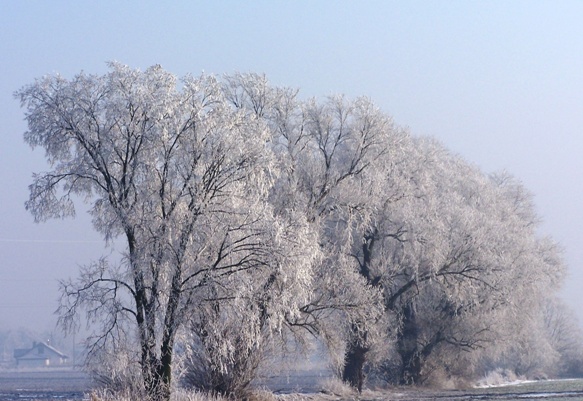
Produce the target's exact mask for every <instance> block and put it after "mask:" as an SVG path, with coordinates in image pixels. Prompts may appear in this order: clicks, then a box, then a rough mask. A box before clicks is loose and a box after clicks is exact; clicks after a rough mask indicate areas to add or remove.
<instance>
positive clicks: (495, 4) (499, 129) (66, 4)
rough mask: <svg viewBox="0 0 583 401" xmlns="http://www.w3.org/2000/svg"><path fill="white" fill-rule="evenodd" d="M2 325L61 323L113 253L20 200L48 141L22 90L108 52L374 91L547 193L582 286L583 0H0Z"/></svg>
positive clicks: (428, 130)
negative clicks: (31, 131) (61, 287)
mask: <svg viewBox="0 0 583 401" xmlns="http://www.w3.org/2000/svg"><path fill="white" fill-rule="evenodd" d="M0 9H1V10H2V11H1V12H0V122H1V123H0V206H1V208H2V209H1V210H2V212H1V213H0V329H2V328H4V327H14V326H30V327H32V328H36V329H46V328H50V327H52V325H53V324H54V321H55V318H54V316H52V311H53V310H54V309H55V307H56V299H57V298H58V291H57V284H56V280H57V279H59V278H66V277H68V276H74V275H75V272H76V269H77V267H78V265H80V264H84V263H86V262H88V261H89V260H91V259H93V258H96V257H98V256H99V255H100V254H101V253H102V247H101V245H100V238H99V236H98V235H96V234H95V233H93V232H92V230H91V227H90V223H89V220H88V218H86V217H85V216H82V215H80V216H78V218H77V219H76V220H75V221H70V220H67V221H56V222H50V223H45V224H42V225H35V224H33V222H32V218H31V217H30V216H29V215H28V214H27V212H26V211H25V210H24V207H23V203H24V201H25V200H26V199H27V185H28V184H29V183H30V181H31V178H30V177H31V173H32V172H33V171H38V170H41V169H43V168H44V162H43V154H42V151H40V150H37V151H36V152H32V151H31V150H30V149H29V148H28V147H27V146H26V145H25V144H24V142H23V141H22V134H23V132H24V131H25V129H26V126H25V124H24V122H23V112H22V110H21V109H20V108H19V105H18V103H17V102H16V101H15V100H14V99H13V98H12V93H13V91H15V90H16V89H19V88H20V87H21V86H23V85H25V84H27V83H30V82H32V81H33V79H34V78H35V77H39V76H41V75H43V74H46V73H53V72H59V73H61V74H62V75H64V76H66V77H71V76H72V75H73V74H75V73H78V72H79V71H81V70H84V71H86V72H89V73H103V72H105V70H106V66H105V62H106V61H108V60H117V61H120V62H123V63H126V64H128V65H130V66H132V67H139V68H142V69H144V68H147V67H148V66H150V65H153V64H161V65H162V66H163V67H164V68H166V69H167V70H169V71H171V72H173V73H175V74H177V75H184V74H186V73H193V74H199V73H200V72H202V71H205V72H207V73H214V74H222V73H229V72H234V71H253V72H259V73H265V74H266V75H267V76H268V78H269V79H270V80H271V81H272V82H273V83H274V84H277V85H287V86H293V87H298V88H300V90H301V93H302V94H303V95H304V96H325V95H328V94H332V93H345V94H347V95H349V96H351V97H354V96H359V95H366V96H369V97H370V98H372V99H373V101H374V102H375V103H376V104H377V105H379V106H380V107H381V108H382V109H383V110H384V111H386V112H387V113H389V114H391V115H392V116H393V117H394V118H395V120H396V122H397V123H398V124H400V125H403V126H407V127H409V128H410V130H411V132H412V133H414V134H418V135H432V136H435V137H437V138H439V139H440V140H441V141H442V142H444V143H445V144H446V145H447V146H448V147H449V148H450V149H452V150H454V151H455V152H458V153H460V154H461V155H463V156H464V157H465V158H466V159H468V160H470V161H472V162H474V163H476V164H478V165H479V166H481V167H482V168H483V169H484V171H486V172H491V171H495V170H501V169H506V170H508V171H509V172H511V173H512V174H514V175H515V176H517V177H518V178H519V179H521V180H522V181H523V182H524V183H525V184H526V186H527V187H528V188H529V189H530V190H531V191H533V192H534V193H535V196H536V204H537V208H538V211H539V213H540V215H541V216H542V217H543V219H544V224H543V227H542V231H543V233H544V234H549V235H552V236H553V237H554V238H555V239H557V240H558V241H560V242H561V243H562V244H563V246H564V248H565V250H566V253H565V256H566V261H567V263H568V264H569V269H570V278H569V279H568V283H567V285H566V287H565V290H564V295H565V298H566V299H567V300H568V301H569V303H570V304H571V305H572V306H573V307H574V308H575V309H576V310H577V311H578V312H579V313H580V319H581V320H583V308H580V307H579V299H580V293H581V292H583V246H581V245H582V240H583V230H582V227H583V208H582V205H583V158H582V157H581V151H582V150H583V135H581V130H582V129H583V112H582V106H583V24H582V23H581V21H583V2H578V1H572V2H569V1H483V2H478V1H445V0H444V1H382V0H379V1H332V0H330V1H317V0H312V1H285V2H284V1H246V2H243V1H208V2H203V1H174V2H172V3H169V4H163V3H162V2H159V1H124V2H118V1H99V2H97V1H92V2H90V1H54V0H53V1H17V0H12V1H9V0H0Z"/></svg>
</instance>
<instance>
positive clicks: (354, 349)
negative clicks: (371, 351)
mask: <svg viewBox="0 0 583 401" xmlns="http://www.w3.org/2000/svg"><path fill="white" fill-rule="evenodd" d="M367 352H368V348H366V347H363V346H362V345H360V344H358V343H357V342H356V341H352V342H351V343H350V344H349V345H348V349H347V351H346V355H345V356H344V370H343V372H342V380H343V381H344V382H346V383H348V384H350V386H352V387H354V388H356V389H357V390H358V392H361V391H362V385H363V383H364V371H363V369H364V364H365V363H366V354H367Z"/></svg>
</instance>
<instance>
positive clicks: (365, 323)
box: [15, 63, 582, 400]
mask: <svg viewBox="0 0 583 401" xmlns="http://www.w3.org/2000/svg"><path fill="white" fill-rule="evenodd" d="M109 67H110V71H109V72H108V73H106V74H104V75H88V74H84V73H81V74H79V75H77V76H75V77H74V78H72V79H70V80H69V79H65V78H63V77H61V76H58V75H56V76H45V77H43V78H41V79H38V80H36V81H35V82H34V83H33V84H31V85H28V86H26V87H24V88H22V89H21V90H20V91H18V92H17V93H16V95H15V96H16V97H17V98H18V99H20V101H21V103H22V105H23V107H24V108H25V109H26V120H27V122H28V131H27V132H26V133H25V134H24V139H25V141H26V142H27V143H28V144H30V145H31V146H33V147H41V148H43V149H44V150H45V152H46V158H47V161H48V162H49V166H50V169H49V171H47V172H43V173H38V174H36V175H35V176H34V179H33V183H32V185H31V186H30V199H29V200H28V202H27V204H26V206H27V209H28V210H29V211H30V212H31V213H32V214H33V216H34V217H35V219H36V220H37V221H43V220H46V219H49V218H62V217H67V216H72V215H74V202H73V201H74V200H76V199H81V200H83V201H85V202H86V203H88V204H90V207H91V209H90V213H91V215H92V217H93V226H94V229H96V230H97V231H98V232H100V233H101V234H102V235H103V237H104V239H105V240H106V241H116V244H118V243H120V241H123V243H124V244H125V253H124V255H123V258H122V261H121V262H120V263H113V262H112V261H109V260H107V259H105V258H104V259H102V260H99V261H95V262H93V263H90V264H88V265H86V266H84V267H83V268H82V269H81V271H80V274H79V277H78V278H77V279H76V280H72V281H64V282H63V283H62V294H63V295H62V299H61V306H60V309H59V312H60V322H61V323H62V325H63V326H64V327H66V328H68V329H71V330H74V329H75V328H76V325H77V324H78V321H79V316H80V313H81V312H82V311H84V312H85V314H86V318H87V319H88V320H89V321H90V322H91V323H93V324H94V327H96V330H95V332H94V334H93V336H91V337H90V338H89V339H88V344H89V348H88V360H87V363H88V368H89V369H90V370H91V371H92V372H93V373H94V375H95V376H96V377H97V378H100V379H101V380H102V381H103V382H104V384H106V385H107V386H109V387H111V388H114V389H121V390H124V391H128V389H129V390H131V391H133V392H135V393H136V394H140V396H141V397H147V398H149V399H154V400H164V399H168V398H169V397H170V393H171V391H172V388H173V387H174V386H176V385H184V386H190V387H193V388H196V389H199V390H204V391H209V392H214V393H222V394H227V395H234V396H237V397H239V396H243V395H244V394H245V392H246V391H247V388H248V386H249V384H250V383H251V381H252V380H253V379H254V378H255V376H256V373H257V371H258V369H259V368H260V367H261V364H262V363H263V362H264V361H265V360H266V358H268V357H269V356H270V355H273V354H274V353H284V352H289V350H290V349H293V347H288V346H287V345H289V344H294V346H295V345H297V344H304V343H307V342H310V341H311V339H312V338H314V337H316V338H318V339H319V340H320V341H323V342H324V343H325V344H326V345H327V347H328V350H329V355H330V357H331V363H332V364H333V365H334V366H335V368H336V371H337V373H338V375H339V376H340V377H341V378H342V379H343V380H344V381H345V382H347V383H349V384H350V385H352V386H353V387H355V388H357V389H359V390H360V389H362V386H364V385H366V381H367V380H369V381H370V382H371V383H372V382H373V381H374V382H375V383H377V384H378V383H390V384H424V383H430V382H435V381H437V380H443V379H447V380H454V381H455V380H473V379H475V378H476V377H480V376H482V375H484V374H485V373H487V372H488V371H490V370H494V369H496V368H503V369H509V370H512V371H514V372H515V373H516V374H519V375H526V376H534V375H537V376H556V375H574V374H580V373H581V371H582V366H581V360H582V351H581V345H580V344H581V341H580V340H581V338H580V332H579V328H578V326H577V323H576V322H575V321H574V319H573V317H572V316H571V314H570V312H569V311H568V310H567V309H566V308H565V306H564V305H563V304H561V303H560V302H559V301H558V300H557V296H556V294H557V291H558V289H559V287H560V285H561V282H562V280H564V277H565V267H564V265H563V261H562V259H561V251H560V248H559V247H558V246H557V244H556V243H555V242H553V240H552V239H550V238H546V237H542V236H540V235H539V232H538V231H537V230H538V221H539V217H538V216H537V214H536V212H535V208H534V205H533V201H532V196H531V194H530V193H529V192H528V191H527V190H526V189H525V188H524V187H523V185H522V184H521V183H520V182H519V181H517V180H516V179H515V178H513V177H512V176H510V175H508V174H506V173H502V174H493V175H486V174H484V173H483V172H482V171H480V170H479V169H478V168H476V167H475V166H473V165H472V164H470V163H468V162H466V161H465V160H463V159H462V158H461V157H459V156H458V155H455V154H452V153H451V152H450V151H448V150H447V149H446V148H444V147H443V146H442V145H441V144H440V143H438V142H437V141H435V140H432V139H427V138H417V137H414V136H412V135H410V134H409V133H408V132H407V131H406V130H404V129H402V128H400V127H398V126H396V125H395V124H394V122H393V121H392V119H391V118H390V117H389V116H387V115H386V114H385V113H383V112H381V111H380V110H379V109H378V108H377V107H376V106H375V105H374V104H373V103H372V102H371V101H370V100H368V99H366V98H358V99H355V100H350V99H346V98H345V97H342V96H335V97H329V98H326V99H324V100H317V99H307V100H305V99H302V98H301V97H300V96H299V95H298V91H297V90H295V89H290V88H282V87H273V86H270V85H269V83H268V82H267V80H266V78H265V77H264V76H261V75H256V74H235V75H230V76H226V77H224V78H222V79H217V78H216V77H213V76H207V75H202V76H199V77H193V76H186V77H184V78H182V79H181V80H178V79H177V78H176V77H175V76H174V75H172V74H170V73H168V72H166V71H164V70H163V69H162V68H161V67H159V66H154V67H151V68H149V69H147V70H146V71H143V72H142V71H139V70H134V69H131V68H129V67H127V66H124V65H121V64H118V63H111V64H110V65H109ZM173 374H174V376H177V378H176V377H175V378H174V379H173Z"/></svg>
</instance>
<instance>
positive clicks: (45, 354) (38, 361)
mask: <svg viewBox="0 0 583 401" xmlns="http://www.w3.org/2000/svg"><path fill="white" fill-rule="evenodd" d="M68 358H69V357H68V356H67V355H65V354H63V353H62V352H61V351H59V350H57V349H55V348H53V347H51V346H50V345H48V344H45V343H43V342H38V343H37V342H33V343H32V348H23V349H15V350H14V359H16V366H17V367H19V368H25V367H26V368H40V367H46V366H59V365H63V364H65V363H66V362H67V359H68Z"/></svg>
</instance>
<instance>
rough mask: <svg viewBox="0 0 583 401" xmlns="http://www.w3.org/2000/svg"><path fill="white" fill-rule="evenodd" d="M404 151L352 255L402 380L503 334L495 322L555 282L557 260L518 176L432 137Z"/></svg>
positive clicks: (506, 319)
mask: <svg viewBox="0 0 583 401" xmlns="http://www.w3.org/2000/svg"><path fill="white" fill-rule="evenodd" d="M406 150H407V151H406V156H405V157H402V158H400V159H399V158H397V159H396V160H397V163H395V164H394V165H390V168H391V171H390V172H389V173H387V174H384V176H385V177H388V178H384V180H385V184H384V185H381V186H379V188H380V190H379V191H377V194H376V200H374V201H373V204H376V205H377V206H376V208H375V209H374V210H375V213H374V214H373V216H374V217H373V218H372V219H371V220H370V221H371V224H370V226H368V227H366V230H365V231H363V232H362V233H361V235H360V238H361V240H360V241H355V245H354V248H353V255H354V257H355V258H356V260H358V263H359V265H360V267H361V268H360V272H361V274H362V275H363V277H365V278H366V280H367V282H368V283H370V285H374V286H377V287H379V288H381V289H382V292H383V297H384V301H383V302H384V307H385V312H386V313H387V315H388V316H389V317H390V318H392V319H394V321H395V326H394V327H392V330H391V332H390V333H388V335H387V338H388V339H394V341H395V342H396V343H395V350H394V352H395V353H394V355H393V356H392V357H391V359H390V360H389V361H387V362H386V363H385V367H386V368H389V367H391V369H389V370H391V371H390V372H389V373H387V374H389V375H390V376H391V379H390V380H391V381H398V382H400V383H403V384H407V383H409V384H410V383H419V382H421V381H423V380H424V379H425V378H426V377H427V374H428V372H429V369H428V368H429V366H430V365H431V366H434V367H435V366H437V367H439V366H446V365H447V364H449V362H448V360H447V359H448V357H449V358H451V357H452V356H454V357H453V358H452V359H455V358H457V357H455V355H458V356H459V353H460V352H461V351H462V350H463V351H464V353H466V351H472V350H476V349H481V348H484V347H488V346H491V345H492V344H498V345H500V344H501V343H503V342H504V341H503V338H505V337H504V335H505V334H506V333H505V332H504V328H505V327H507V325H508V324H509V323H510V322H512V323H513V324H515V325H516V324H519V323H520V322H521V320H520V319H517V316H520V315H521V314H525V313H526V314H527V313H529V308H533V307H534V305H536V304H537V302H538V301H539V300H540V299H541V297H543V296H544V292H545V291H549V290H552V289H553V288H556V286H557V283H558V282H559V281H560V277H561V275H562V272H563V267H562V265H561V261H560V258H559V256H558V255H559V252H558V249H557V247H556V246H555V245H554V244H553V243H552V242H550V241H548V240H546V239H541V238H538V237H537V235H536V215H535V213H534V209H533V207H532V202H531V200H530V196H529V195H528V193H527V192H526V191H525V190H524V188H523V187H522V186H521V185H520V184H518V183H516V182H515V181H513V180H512V179H510V178H509V177H507V176H500V177H492V178H490V177H488V176H486V175H484V174H483V173H481V172H480V171H479V170H477V169H476V168H474V167H472V166H471V165H469V164H468V163H466V162H465V161H464V160H462V159H461V158H460V157H458V156H453V155H451V154H450V153H449V152H448V151H447V150H446V149H444V148H443V147H442V146H441V145H440V144H438V143H436V142H435V141H428V140H415V141H413V143H412V146H410V147H408V148H406ZM436 358H437V360H436ZM429 362H430V363H429ZM440 364H441V365H440ZM470 369H471V367H470Z"/></svg>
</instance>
